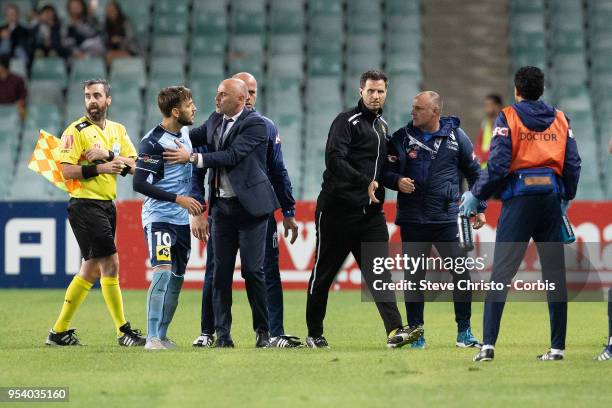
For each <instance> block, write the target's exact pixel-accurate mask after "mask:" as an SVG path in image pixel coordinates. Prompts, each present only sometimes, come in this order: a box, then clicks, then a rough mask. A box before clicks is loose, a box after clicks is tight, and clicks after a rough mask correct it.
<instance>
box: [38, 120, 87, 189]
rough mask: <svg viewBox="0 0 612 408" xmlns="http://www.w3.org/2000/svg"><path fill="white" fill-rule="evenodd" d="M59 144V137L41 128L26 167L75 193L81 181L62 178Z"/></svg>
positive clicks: (59, 186) (58, 186)
mask: <svg viewBox="0 0 612 408" xmlns="http://www.w3.org/2000/svg"><path fill="white" fill-rule="evenodd" d="M60 146H61V141H60V139H58V138H57V137H55V136H53V135H52V134H50V133H47V132H45V131H44V130H42V129H41V130H40V133H39V135H38V142H36V147H35V148H34V152H33V153H32V158H31V159H30V164H28V168H29V169H31V170H33V171H35V172H36V173H38V174H40V175H41V176H43V177H44V178H46V179H47V180H49V182H50V183H51V184H53V185H54V186H55V187H57V188H60V189H62V190H64V191H66V192H69V193H75V192H77V191H78V190H80V189H81V182H80V181H79V180H64V176H63V175H62V164H61V162H60V149H61V148H60Z"/></svg>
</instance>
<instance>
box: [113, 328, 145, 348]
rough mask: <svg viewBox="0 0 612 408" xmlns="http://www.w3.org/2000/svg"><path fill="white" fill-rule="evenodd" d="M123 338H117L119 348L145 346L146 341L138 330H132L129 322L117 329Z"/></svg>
mask: <svg viewBox="0 0 612 408" xmlns="http://www.w3.org/2000/svg"><path fill="white" fill-rule="evenodd" d="M119 331H120V332H121V333H123V336H121V337H118V338H117V342H118V343H119V345H120V346H124V347H142V346H144V345H145V344H146V342H147V339H146V338H145V337H143V335H142V333H141V332H140V330H138V329H132V327H131V326H130V322H127V323H126V324H124V325H123V326H121V327H120V328H119Z"/></svg>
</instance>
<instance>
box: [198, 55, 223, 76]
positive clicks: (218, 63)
mask: <svg viewBox="0 0 612 408" xmlns="http://www.w3.org/2000/svg"><path fill="white" fill-rule="evenodd" d="M189 72H190V74H189V77H190V78H192V79H193V78H198V77H207V76H218V77H223V76H224V75H225V66H224V64H223V59H222V58H220V57H218V56H216V55H209V56H201V57H194V58H192V59H191V61H190V63H189Z"/></svg>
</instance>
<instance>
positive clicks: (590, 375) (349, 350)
mask: <svg viewBox="0 0 612 408" xmlns="http://www.w3.org/2000/svg"><path fill="white" fill-rule="evenodd" d="M62 296H63V290H2V291H0V310H2V313H0V345H1V347H0V365H1V367H2V368H1V369H0V386H68V387H70V403H68V404H61V403H59V404H54V405H53V406H67V405H70V406H87V407H107V406H123V407H126V406H130V407H147V408H148V407H181V408H186V407H191V406H194V407H196V406H197V407H206V406H217V407H226V406H266V407H279V406H283V407H302V406H303V407H313V406H327V407H370V406H371V407H377V406H379V407H399V406H403V407H423V406H427V407H437V406H444V407H472V406H473V407H481V406H482V407H485V406H486V407H492V406H495V407H499V406H513V407H516V406H520V407H530V406H533V407H542V406H551V407H565V406H567V407H580V406H585V407H587V406H588V407H594V406H602V407H604V406H605V407H610V406H612V391H611V384H612V363H610V362H604V363H599V362H595V361H593V357H594V356H595V355H596V354H597V353H599V352H600V351H601V349H602V344H603V342H604V336H605V335H606V333H607V320H606V305H605V304H604V303H572V304H570V306H569V329H568V339H567V350H566V359H565V360H564V361H561V362H539V361H536V359H535V356H536V355H537V354H540V353H542V352H544V351H546V349H547V347H548V338H549V334H548V333H549V325H548V313H547V311H546V310H547V309H546V305H545V304H542V303H509V304H508V305H507V307H506V311H505V315H504V319H503V321H502V332H501V336H500V339H499V341H498V345H497V346H498V348H497V350H496V360H495V361H494V362H492V363H481V364H476V363H473V362H472V361H471V359H472V357H473V356H474V354H475V350H474V349H457V348H455V346H454V341H455V331H456V329H455V323H454V317H453V313H452V304H450V303H435V304H434V303H432V304H428V305H427V307H426V310H425V313H426V314H425V318H426V325H425V330H426V338H427V348H426V349H425V350H412V349H410V348H407V347H406V348H403V349H399V350H388V349H386V347H385V335H384V330H383V328H382V323H381V321H380V318H379V317H378V313H377V311H376V308H375V306H374V305H373V304H370V303H362V302H361V298H360V294H359V293H358V292H334V293H332V294H331V295H330V302H329V308H328V313H327V318H326V321H325V324H326V330H325V334H326V336H327V339H328V340H329V342H330V345H331V346H332V349H331V350H311V349H299V350H289V349H255V348H254V342H255V339H254V334H253V332H252V329H251V323H250V322H251V317H250V312H249V308H248V303H247V300H246V294H245V293H244V292H235V294H234V308H233V314H234V327H233V336H234V341H235V342H236V346H237V348H236V349H233V350H227V349H219V350H216V349H194V348H193V347H192V346H191V342H192V341H193V339H194V338H195V336H196V335H197V334H198V332H199V320H200V292H199V291H193V290H191V291H189V290H186V291H184V293H182V295H181V299H180V304H179V307H178V310H177V314H176V317H175V319H174V322H173V324H172V325H171V327H170V331H169V335H170V337H171V338H172V339H173V340H175V341H176V342H177V343H178V345H179V346H180V348H179V349H178V350H176V351H175V350H172V351H162V352H145V351H144V350H142V349H135V348H130V349H126V348H120V347H119V346H118V345H117V343H116V340H115V335H114V330H113V328H112V322H111V319H110V317H109V315H108V313H107V311H106V308H105V305H104V302H103V300H102V296H101V293H100V291H99V290H93V291H92V293H90V294H89V296H88V298H87V299H86V301H85V303H84V304H83V306H82V308H81V310H79V312H78V314H77V316H76V318H75V320H74V322H73V326H74V327H76V328H77V329H78V334H79V336H80V338H81V340H82V341H83V342H85V343H86V344H88V346H87V347H80V348H50V347H45V346H44V344H43V343H44V340H45V337H46V335H47V331H48V330H49V328H50V326H51V325H52V324H53V322H54V319H55V318H56V315H57V313H58V311H59V307H60V305H61V301H62ZM124 299H125V305H126V314H127V317H128V319H129V320H131V322H132V326H133V327H138V328H141V329H143V328H145V301H146V292H145V291H124ZM305 301H306V299H305V293H304V292H302V291H299V292H296V291H290V292H286V293H285V327H286V330H287V331H288V332H289V333H292V334H296V335H298V336H300V337H302V338H303V337H304V335H305V333H306V328H305V323H304V307H305ZM473 309H474V316H473V318H472V322H473V327H474V332H475V333H476V334H477V336H478V337H479V338H480V337H481V334H482V303H475V304H474V307H473ZM400 310H402V314H404V311H403V307H401V308H400ZM0 405H1V406H2V407H4V406H10V404H5V403H2V404H0ZM42 405H44V404H36V405H35V406H42ZM14 406H19V407H23V406H27V405H26V404H15V405H14Z"/></svg>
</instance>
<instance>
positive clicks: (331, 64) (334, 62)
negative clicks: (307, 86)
mask: <svg viewBox="0 0 612 408" xmlns="http://www.w3.org/2000/svg"><path fill="white" fill-rule="evenodd" d="M307 61H308V63H307V65H308V67H307V73H308V75H309V76H313V77H314V76H336V77H338V78H339V77H340V74H341V73H342V55H341V54H338V53H333V52H329V53H320V54H310V55H309V56H308V58H307Z"/></svg>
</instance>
